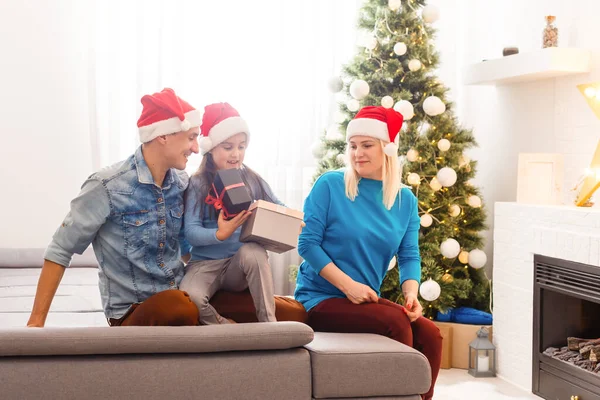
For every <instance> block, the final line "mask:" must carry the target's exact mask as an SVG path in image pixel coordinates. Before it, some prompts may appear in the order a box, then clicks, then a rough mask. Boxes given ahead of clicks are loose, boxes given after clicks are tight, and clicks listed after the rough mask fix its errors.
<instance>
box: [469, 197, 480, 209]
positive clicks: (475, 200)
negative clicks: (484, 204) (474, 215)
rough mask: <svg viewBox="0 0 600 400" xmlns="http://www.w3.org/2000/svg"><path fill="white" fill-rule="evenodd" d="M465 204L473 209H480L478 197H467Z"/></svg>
mask: <svg viewBox="0 0 600 400" xmlns="http://www.w3.org/2000/svg"><path fill="white" fill-rule="evenodd" d="M467 204H468V205H470V206H471V207H473V208H479V207H481V199H480V198H479V196H475V195H472V196H469V198H468V199H467Z"/></svg>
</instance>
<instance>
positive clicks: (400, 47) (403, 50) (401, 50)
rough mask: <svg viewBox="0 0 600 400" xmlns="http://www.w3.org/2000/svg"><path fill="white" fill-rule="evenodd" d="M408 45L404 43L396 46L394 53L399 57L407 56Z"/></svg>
mask: <svg viewBox="0 0 600 400" xmlns="http://www.w3.org/2000/svg"><path fill="white" fill-rule="evenodd" d="M406 50H408V49H407V47H406V44H404V43H403V42H398V43H396V44H395V45H394V53H396V55H397V56H403V55H405V54H406Z"/></svg>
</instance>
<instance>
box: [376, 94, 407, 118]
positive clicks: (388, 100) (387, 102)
mask: <svg viewBox="0 0 600 400" xmlns="http://www.w3.org/2000/svg"><path fill="white" fill-rule="evenodd" d="M381 105H382V106H383V107H385V108H392V106H393V105H394V99H393V98H392V96H383V97H382V98H381ZM400 114H402V113H400Z"/></svg>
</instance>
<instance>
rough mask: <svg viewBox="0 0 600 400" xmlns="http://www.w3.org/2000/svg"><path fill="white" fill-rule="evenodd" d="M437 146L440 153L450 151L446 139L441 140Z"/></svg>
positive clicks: (448, 142)
mask: <svg viewBox="0 0 600 400" xmlns="http://www.w3.org/2000/svg"><path fill="white" fill-rule="evenodd" d="M437 146H438V149H440V151H448V150H450V141H449V140H448V139H441V140H440V141H439V142H438V145H437Z"/></svg>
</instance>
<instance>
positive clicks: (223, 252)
mask: <svg viewBox="0 0 600 400" xmlns="http://www.w3.org/2000/svg"><path fill="white" fill-rule="evenodd" d="M200 136H201V138H200V151H201V153H202V155H203V156H204V157H203V159H202V163H201V164H200V168H199V169H198V171H197V172H196V173H195V174H194V175H193V176H192V178H191V181H190V186H189V188H188V190H187V192H186V202H185V214H184V225H185V237H186V239H187V241H188V242H189V243H190V244H191V245H192V259H191V261H190V263H189V264H188V265H187V267H186V274H185V276H184V278H183V281H182V283H181V287H182V289H183V290H186V291H187V292H188V293H189V294H190V297H191V298H192V300H193V301H194V302H195V303H196V305H197V306H198V309H199V315H200V322H201V323H202V324H206V325H209V324H227V323H230V322H232V320H233V321H235V322H250V321H260V322H273V321H277V320H298V321H304V320H305V318H306V312H305V310H304V307H303V306H302V305H301V304H300V303H298V302H297V301H295V300H293V299H288V298H286V297H280V296H274V294H273V291H274V288H273V277H272V274H271V266H270V265H269V260H268V256H267V252H266V250H265V249H264V248H263V247H262V246H261V245H259V244H257V243H242V242H240V233H241V227H242V225H243V224H244V222H245V221H246V220H247V219H248V217H249V216H250V212H248V211H243V212H241V213H240V214H238V215H237V216H235V217H233V218H231V219H229V220H227V219H225V217H224V213H223V212H219V213H218V215H217V212H216V211H215V209H214V207H212V206H210V205H208V204H206V202H205V199H206V198H207V196H208V195H209V192H210V188H211V185H212V183H213V181H214V178H215V174H216V172H217V171H218V170H222V169H230V168H238V169H239V170H240V172H241V175H242V178H243V180H244V182H245V184H246V187H248V188H249V190H250V192H251V195H252V198H253V200H266V201H269V202H271V203H276V204H280V205H283V203H281V201H279V200H278V199H277V197H276V196H275V195H274V194H273V192H272V190H271V188H270V187H269V185H268V184H267V182H265V181H264V180H263V179H262V178H261V177H260V176H259V175H258V174H257V173H256V172H254V171H252V170H251V169H250V168H248V167H247V166H246V165H245V164H244V155H245V152H246V148H247V146H248V144H249V142H250V130H249V129H248V125H247V123H246V121H245V120H244V119H243V118H242V117H241V116H240V114H239V113H238V112H237V111H236V110H235V109H234V108H233V107H232V106H231V105H229V104H228V103H215V104H210V105H208V106H206V107H205V109H204V116H203V118H202V126H201V128H200ZM221 289H223V291H220V290H221ZM246 289H249V294H248V291H246ZM218 291H220V292H219V293H218V295H217V296H215V294H217V292H218ZM232 292H234V293H232ZM213 296H215V298H214V299H213ZM211 299H212V300H211ZM209 301H210V302H209ZM249 314H250V315H249Z"/></svg>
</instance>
